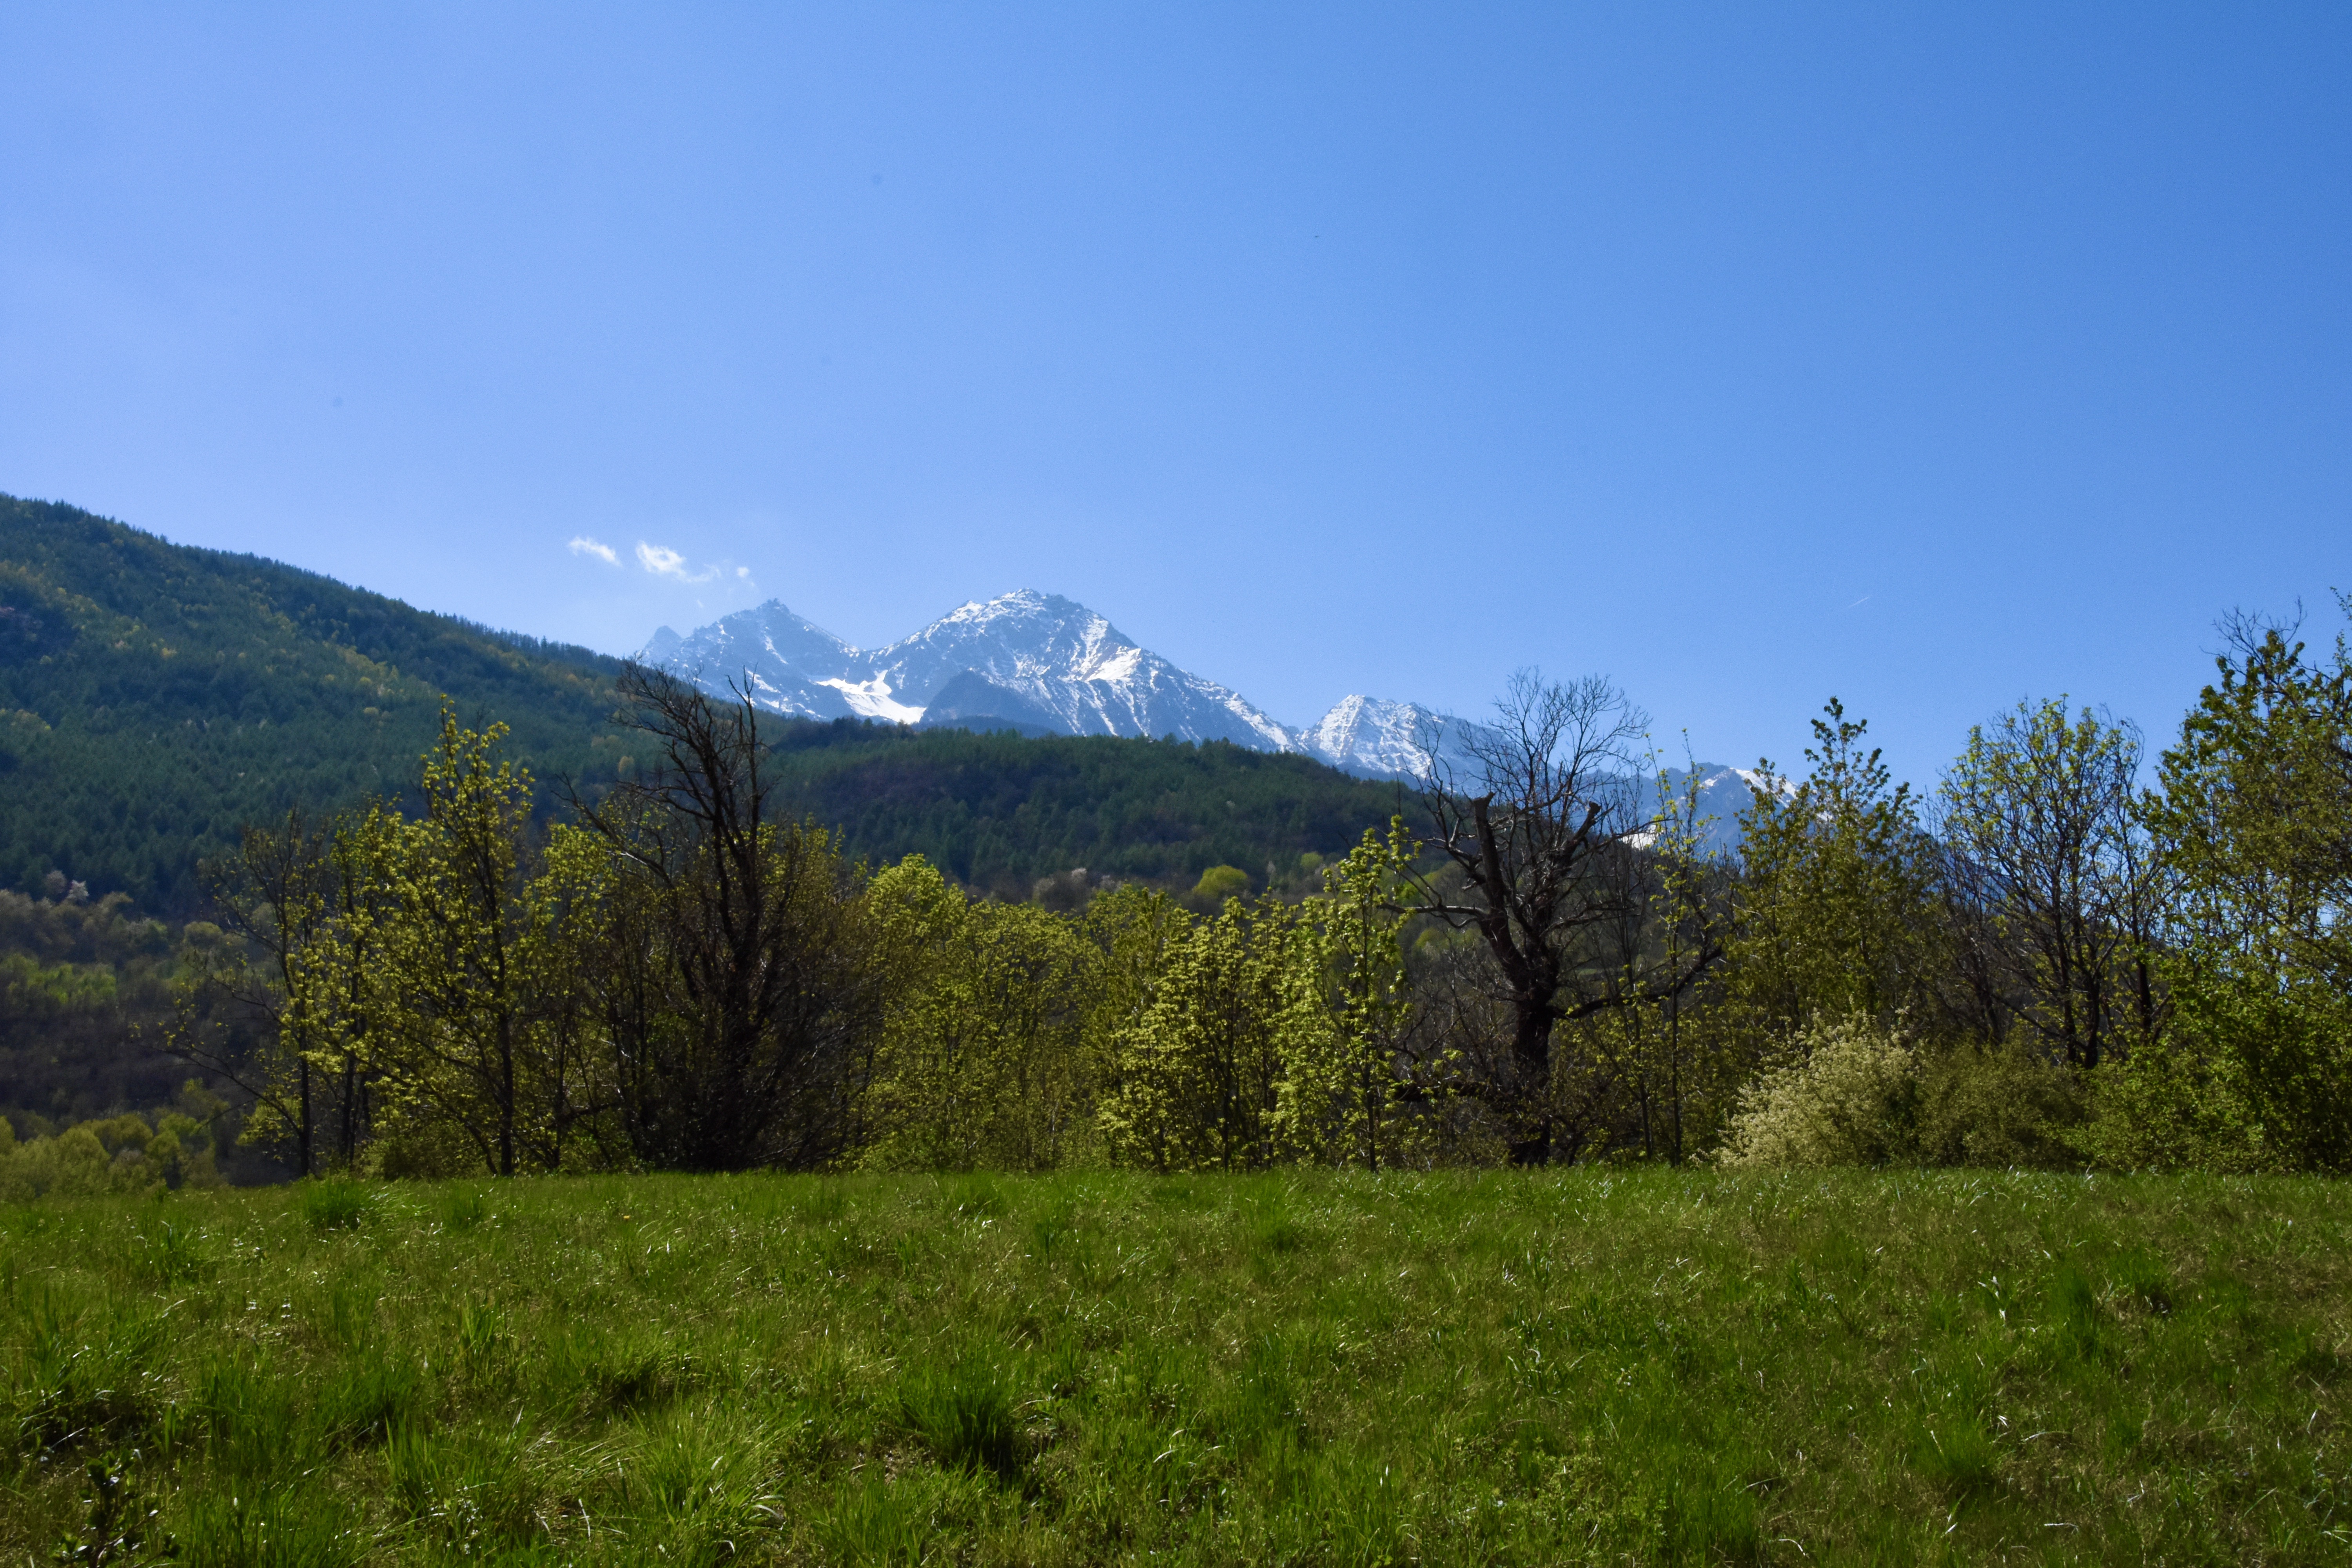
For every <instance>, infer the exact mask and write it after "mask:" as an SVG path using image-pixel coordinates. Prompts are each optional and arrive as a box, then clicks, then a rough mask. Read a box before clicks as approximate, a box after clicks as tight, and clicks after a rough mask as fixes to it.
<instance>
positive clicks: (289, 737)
mask: <svg viewBox="0 0 2352 1568" xmlns="http://www.w3.org/2000/svg"><path fill="white" fill-rule="evenodd" d="M620 668H621V667H620V663H619V661H617V660H615V659H612V658H605V657H604V656H602V655H599V654H594V653H591V652H589V651H588V650H587V649H584V648H575V647H561V646H557V645H553V644H546V643H540V642H537V641H535V640H533V639H530V638H528V637H513V636H509V635H506V634H501V633H497V632H492V631H489V630H488V629H487V628H484V627H480V626H472V625H470V624H468V623H467V622H465V621H461V620H458V619H456V618H455V617H452V616H437V615H431V614H428V613H426V612H424V611H421V610H416V609H412V608H411V607H410V606H408V605H404V604H402V603H400V602H399V601H397V600H394V599H389V598H386V597H384V596H383V595H379V594H370V593H366V592H364V591H362V590H360V589H356V588H350V587H346V586H344V585H343V584H340V583H337V582H334V581H332V580H331V579H330V578H326V577H321V576H319V575H317V574H313V573H309V572H304V571H301V570H299V569H298V568H295V567H291V566H286V565H281V564H279V563H276V562H272V561H264V560H261V559H258V558H257V557H254V556H250V555H232V554H228V553H226V552H220V551H213V550H199V549H193V548H190V547H188V546H185V545H176V544H173V543H170V542H167V541H165V540H163V539H160V538H158V537H156V536H155V535H153V534H150V533H142V532H141V531H138V530H136V529H132V528H129V527H126V526H124V525H123V524H121V523H119V522H112V521H108V520H106V519H103V518H100V517H95V516H93V515H91V514H90V513H89V512H85V511H81V510H77V509H75V508H73V507H69V506H63V505H58V504H54V503H48V502H40V501H28V500H17V499H16V498H13V497H0V796H5V803H6V804H5V809H0V885H11V884H13V885H15V886H18V887H21V888H26V889H33V888H37V887H38V886H39V885H40V882H41V879H42V877H43V876H44V874H45V873H46V872H47V871H48V870H50V869H52V868H55V869H57V870H58V871H61V872H63V873H65V874H66V875H67V876H68V877H70V878H73V879H77V880H81V881H85V882H87V883H88V884H89V887H90V888H91V889H92V890H93V891H94V892H99V893H105V892H110V891H118V890H119V891H123V892H128V893H130V894H131V895H132V897H133V898H135V899H136V900H138V901H139V903H140V904H141V905H142V907H144V908H147V909H150V910H158V911H162V910H184V909H186V908H189V907H191V906H192V904H193V903H194V900H195V898H196V897H197V893H198V888H197V884H196V878H195V863H196V860H197V859H198V858H199V857H201V856H204V855H207V854H213V853H217V852H218V851H219V850H221V849H223V848H225V847H227V845H228V844H229V843H230V842H231V841H232V840H233V838H234V836H235V834H236V830H237V827H238V826H239V825H240V824H241V823H243V822H246V821H249V820H258V819H260V818H263V817H267V816H272V815H275V814H278V813H280V812H283V811H284V810H285V809H286V808H287V807H288V806H289V805H295V804H297V803H299V804H301V805H306V806H310V807H315V808H320V809H324V810H332V809H335V808H337V807H341V806H343V805H351V804H352V803H355V802H357V801H358V800H360V799H362V798H363V797H364V796H365V795H369V794H370V793H376V792H381V793H385V794H397V793H399V791H400V790H401V789H402V788H403V787H404V784H406V783H407V782H408V780H409V779H410V778H411V777H413V776H414V773H415V767H416V759H417V756H418V754H419V753H420V752H423V751H424V750H425V746H426V745H427V744H428V743H429V742H431V740H432V737H433V734H434V732H435V730H436V727H437V725H438V722H439V710H440V699H441V697H442V695H443V694H444V693H446V694H447V695H448V696H449V697H451V698H452V699H453V700H455V701H456V702H457V706H458V711H459V713H460V715H461V717H463V718H464V719H466V720H467V721H469V722H473V721H488V720H489V719H499V720H503V721H506V722H507V723H508V724H509V725H510V726H512V728H513V731H514V734H513V740H512V742H511V751H512V752H513V754H515V755H516V756H517V757H518V758H519V759H520V760H522V761H524V762H525V763H529V764H530V766H531V767H532V768H533V769H534V770H535V771H536V772H538V773H541V776H546V775H548V774H551V773H568V774H572V775H573V776H577V777H580V778H583V779H593V778H594V777H596V776H598V775H599V774H600V773H601V774H602V775H603V776H610V774H611V772H612V765H613V762H614V760H616V759H617V758H618V756H619V754H620V753H619V752H618V751H617V749H615V748H614V745H613V743H612V742H611V741H610V740H609V739H607V738H605V737H606V735H607V724H606V721H607V719H608V718H609V716H610V714H611V712H612V709H613V697H612V692H613V679H614V676H616V675H617V674H618V673H619V670H620Z"/></svg>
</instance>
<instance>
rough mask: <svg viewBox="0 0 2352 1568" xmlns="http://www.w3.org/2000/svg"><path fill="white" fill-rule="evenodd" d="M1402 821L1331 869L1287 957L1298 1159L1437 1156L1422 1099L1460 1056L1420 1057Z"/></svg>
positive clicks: (1407, 841)
mask: <svg viewBox="0 0 2352 1568" xmlns="http://www.w3.org/2000/svg"><path fill="white" fill-rule="evenodd" d="M1412 853H1413V843H1412V836H1411V835H1410V834H1408V833H1406V831H1405V828H1404V823H1403V821H1402V819H1398V820H1395V821H1392V822H1391V824H1390V826H1389V835H1388V837H1387V838H1385V839H1383V838H1381V837H1380V836H1379V835H1377V834H1374V833H1372V832H1370V831H1369V830H1368V831H1367V832H1366V833H1365V834H1364V837H1363V842H1361V843H1360V844H1359V845H1357V846H1356V847H1355V848H1354V849H1353V850H1352V851H1350V852H1349V854H1348V856H1347V857H1346V858H1343V859H1341V860H1339V861H1338V862H1336V863H1334V864H1332V865H1330V866H1328V867H1324V868H1319V869H1321V871H1322V879H1323V891H1322V893H1321V894H1320V896H1318V897H1316V898H1312V899H1309V900H1307V904H1306V906H1305V908H1304V909H1303V910H1301V911H1300V916H1301V918H1300V921H1299V923H1298V926H1297V930H1296V931H1294V933H1293V935H1292V938H1291V942H1292V951H1291V952H1290V953H1289V954H1288V955H1287V968H1288V975H1287V980H1286V988H1287V989H1288V991H1289V1004H1288V1005H1287V1007H1286V1009H1285V1011H1284V1013H1283V1016H1282V1018H1281V1022H1280V1025H1279V1028H1280V1047H1279V1048H1280V1051H1281V1055H1282V1077H1281V1080H1280V1082H1279V1084H1278V1085H1277V1086H1276V1106H1275V1114H1274V1119H1273V1120H1274V1130H1275V1135H1276V1139H1277V1141H1278V1142H1279V1143H1280V1145H1281V1147H1282V1148H1283V1149H1284V1150H1285V1151H1286V1152H1289V1153H1290V1154H1292V1155H1294V1156H1295V1157H1297V1158H1299V1159H1302V1160H1306V1161H1308V1162H1310V1163H1325V1164H1343V1165H1344V1164H1360V1165H1362V1166H1364V1167H1365V1168H1367V1169H1369V1170H1375V1171H1377V1170H1380V1169H1381V1168H1383V1167H1384V1166H1392V1165H1398V1164H1409V1163H1417V1162H1419V1161H1422V1160H1425V1159H1426V1158H1427V1143H1428V1140H1427V1139H1426V1137H1425V1136H1423V1135H1421V1134H1420V1133H1419V1131H1418V1130H1417V1129H1416V1127H1415V1125H1414V1123H1415V1121H1416V1120H1417V1116H1416V1111H1415V1108H1414V1107H1413V1105H1412V1103H1410V1101H1411V1100H1420V1101H1422V1102H1423V1103H1424V1104H1425V1103H1426V1102H1427V1101H1428V1100H1430V1099H1431V1098H1433V1096H1434V1095H1436V1094H1439V1093H1442V1092H1443V1090H1444V1079H1445V1074H1446V1070H1447V1068H1448V1067H1449V1066H1450V1065H1451V1064H1450V1061H1449V1060H1448V1059H1447V1058H1444V1057H1442V1056H1441V1057H1439V1058H1436V1059H1433V1060H1431V1061H1426V1062H1423V1061H1415V1060H1412V1059H1411V1058H1410V1053H1411V1052H1412V1045H1413V1042H1412V1038H1411V1032H1412V1021H1413V1019H1412V1000H1411V998H1410V996H1409V994H1408V993H1407V984H1406V975H1405V968H1404V948H1403V942H1402V932H1403V930H1404V925H1405V921H1407V920H1408V919H1409V918H1410V917H1409V916H1407V915H1405V914H1403V913H1402V912H1399V911H1398V910H1395V909H1394V908H1392V907H1391V906H1392V904H1393V902H1394V900H1396V898H1397V896H1398V885H1399V881H1400V879H1401V877H1402V873H1403V871H1404V870H1405V868H1408V867H1410V866H1411V865H1412Z"/></svg>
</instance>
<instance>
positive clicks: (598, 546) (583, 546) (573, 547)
mask: <svg viewBox="0 0 2352 1568" xmlns="http://www.w3.org/2000/svg"><path fill="white" fill-rule="evenodd" d="M564 548H566V549H568V550H570V551H571V552H572V554H574V555H593V556H594V557H595V558H596V559H597V560H599V561H602V562H603V563H604V564H605V565H607V566H618V565H619V564H620V563H621V552H619V551H617V550H615V549H614V548H613V547H612V546H611V545H609V544H605V543H603V542H599V541H597V540H593V539H591V538H589V537H588V536H587V535H586V534H584V533H583V534H582V535H581V536H580V537H579V538H577V539H575V540H573V541H572V542H571V543H570V544H568V545H566V546H565V547H564Z"/></svg>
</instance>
